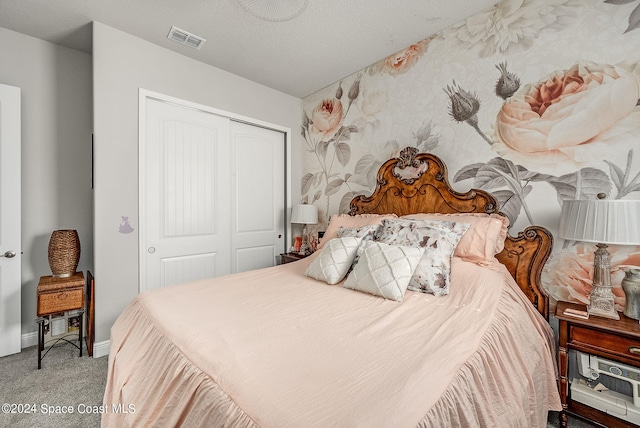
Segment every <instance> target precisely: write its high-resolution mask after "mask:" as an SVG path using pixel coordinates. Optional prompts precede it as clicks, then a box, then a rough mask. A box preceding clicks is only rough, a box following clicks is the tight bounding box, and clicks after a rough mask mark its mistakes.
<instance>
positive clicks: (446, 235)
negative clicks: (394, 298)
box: [376, 219, 470, 296]
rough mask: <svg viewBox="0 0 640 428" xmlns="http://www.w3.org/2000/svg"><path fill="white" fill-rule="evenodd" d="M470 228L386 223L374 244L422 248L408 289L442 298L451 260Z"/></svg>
mask: <svg viewBox="0 0 640 428" xmlns="http://www.w3.org/2000/svg"><path fill="white" fill-rule="evenodd" d="M434 223H438V224H434ZM447 223H449V224H447ZM433 226H436V227H437V228H436V227H433ZM469 226H470V225H469V224H468V223H458V222H447V221H445V222H440V221H435V222H434V221H419V220H405V219H385V220H384V221H383V222H382V229H381V230H380V231H379V232H378V233H377V234H376V241H379V242H384V243H387V244H391V245H402V246H413V247H418V248H424V250H425V252H424V255H423V256H422V259H421V260H420V264H419V265H418V267H417V268H416V270H415V272H414V273H413V277H412V278H411V281H410V282H409V286H408V289H409V290H412V291H418V292H421V293H432V294H434V295H436V296H444V295H446V294H449V284H450V283H451V256H452V255H453V252H454V251H455V249H456V246H457V245H458V242H460V238H461V237H462V235H464V233H465V232H466V231H467V230H468V229H469Z"/></svg>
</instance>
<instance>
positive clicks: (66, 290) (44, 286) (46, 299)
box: [36, 272, 85, 369]
mask: <svg viewBox="0 0 640 428" xmlns="http://www.w3.org/2000/svg"><path fill="white" fill-rule="evenodd" d="M84 289H85V280H84V274H83V273H82V272H76V273H75V274H73V275H71V276H69V277H66V278H54V277H53V276H43V277H40V281H39V282H38V292H37V296H38V306H37V315H38V318H36V322H37V323H38V369H40V368H41V367H42V359H43V358H44V357H45V356H46V355H47V353H48V352H49V350H51V348H52V347H53V346H55V345H56V344H57V343H58V342H59V341H61V340H64V341H65V342H67V343H70V344H72V345H73V346H75V347H76V348H78V349H79V350H80V356H81V357H82V324H83V319H82V318H83V316H84ZM66 311H77V313H76V314H75V316H80V325H79V328H78V345H76V344H75V343H73V342H71V341H69V340H67V339H65V338H64V337H59V338H58V339H57V340H56V341H55V342H54V344H53V345H51V347H49V349H48V350H47V352H45V353H44V355H42V351H43V350H44V326H45V322H47V321H48V316H49V315H51V314H57V313H61V312H66ZM45 317H46V318H45Z"/></svg>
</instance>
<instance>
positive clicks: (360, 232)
mask: <svg viewBox="0 0 640 428" xmlns="http://www.w3.org/2000/svg"><path fill="white" fill-rule="evenodd" d="M380 229H382V224H369V225H366V226H361V227H340V228H339V229H338V238H344V237H346V236H353V237H355V238H362V240H363V241H373V240H374V239H375V237H376V233H377V232H378V231H379V230H380Z"/></svg>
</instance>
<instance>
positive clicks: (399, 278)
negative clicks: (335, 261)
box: [344, 241, 424, 302]
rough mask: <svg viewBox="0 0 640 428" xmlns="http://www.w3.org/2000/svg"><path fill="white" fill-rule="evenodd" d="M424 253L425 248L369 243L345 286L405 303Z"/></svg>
mask: <svg viewBox="0 0 640 428" xmlns="http://www.w3.org/2000/svg"><path fill="white" fill-rule="evenodd" d="M423 254H424V249H423V248H417V247H405V246H398V245H389V244H385V243H384V242H374V241H366V242H364V243H363V247H362V249H361V252H360V260H359V261H358V264H356V266H355V267H354V268H353V271H352V272H351V274H349V276H348V277H347V280H346V281H345V282H344V287H345V288H350V289H352V290H358V291H364V292H365V293H369V294H373V295H375V296H381V297H384V298H385V299H389V300H395V301H396V302H402V299H403V297H404V293H405V292H406V291H407V286H408V285H409V281H411V277H412V276H413V271H414V270H415V269H416V266H418V263H420V259H422V255H423Z"/></svg>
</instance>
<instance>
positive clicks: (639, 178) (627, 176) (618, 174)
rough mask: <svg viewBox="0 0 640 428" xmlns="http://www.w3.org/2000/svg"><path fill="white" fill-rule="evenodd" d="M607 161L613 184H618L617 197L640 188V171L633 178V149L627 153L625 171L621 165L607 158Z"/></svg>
mask: <svg viewBox="0 0 640 428" xmlns="http://www.w3.org/2000/svg"><path fill="white" fill-rule="evenodd" d="M605 162H606V163H607V165H609V173H610V175H611V179H612V180H613V184H614V185H615V186H616V189H618V194H617V195H616V196H615V197H616V198H617V199H619V198H623V197H625V196H626V195H627V194H629V193H631V192H636V191H637V190H638V189H639V188H640V171H639V172H638V173H637V174H636V176H635V177H633V178H631V165H632V164H633V149H631V150H629V153H628V154H627V164H626V166H625V170H624V172H622V169H621V168H620V167H619V166H617V165H615V164H613V163H612V162H609V161H607V160H605Z"/></svg>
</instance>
